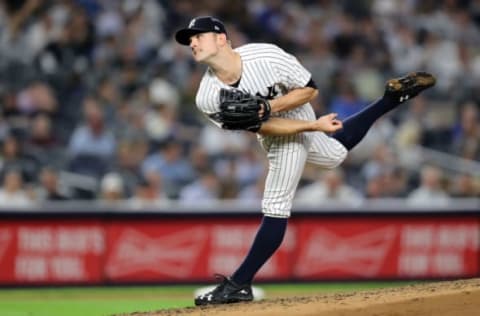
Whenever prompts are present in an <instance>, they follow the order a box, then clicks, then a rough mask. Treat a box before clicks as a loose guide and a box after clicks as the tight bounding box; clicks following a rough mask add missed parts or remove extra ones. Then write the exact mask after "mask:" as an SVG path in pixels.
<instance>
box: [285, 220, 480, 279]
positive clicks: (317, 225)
mask: <svg viewBox="0 0 480 316" xmlns="http://www.w3.org/2000/svg"><path fill="white" fill-rule="evenodd" d="M297 230H298V232H299V233H298V239H299V244H298V247H297V249H296V251H297V253H296V256H295V258H296V260H295V263H294V266H295V269H294V272H293V274H294V277H296V278H300V279H359V278H360V279H372V278H435V277H442V278H444V277H461V276H474V275H478V273H479V265H480V262H479V247H480V246H479V240H480V226H479V222H478V221H477V220H474V219H473V218H472V219H469V220H452V218H443V219H442V218H436V219H435V218H429V219H417V218H415V217H409V218H401V219H392V218H384V219H371V218H360V219H356V220H352V219H339V218H334V219H323V220H321V221H311V220H308V221H301V222H297Z"/></svg>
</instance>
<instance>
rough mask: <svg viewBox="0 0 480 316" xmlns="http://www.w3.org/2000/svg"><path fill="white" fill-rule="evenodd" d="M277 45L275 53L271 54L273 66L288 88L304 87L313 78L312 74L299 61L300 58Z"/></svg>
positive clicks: (270, 60)
mask: <svg viewBox="0 0 480 316" xmlns="http://www.w3.org/2000/svg"><path fill="white" fill-rule="evenodd" d="M274 47H275V54H274V55H270V58H269V62H270V65H271V67H272V68H273V69H274V71H275V72H276V73H277V75H278V76H279V77H280V78H281V79H282V82H283V83H285V84H286V85H287V87H288V88H291V89H293V88H303V87H305V86H306V85H307V84H308V82H309V81H310V80H311V79H312V74H311V73H310V72H309V71H308V70H307V69H306V68H305V67H304V66H303V65H302V64H301V63H300V62H299V61H298V59H297V58H296V57H295V56H293V55H292V54H289V53H287V52H285V51H284V50H283V49H281V48H280V47H278V46H274Z"/></svg>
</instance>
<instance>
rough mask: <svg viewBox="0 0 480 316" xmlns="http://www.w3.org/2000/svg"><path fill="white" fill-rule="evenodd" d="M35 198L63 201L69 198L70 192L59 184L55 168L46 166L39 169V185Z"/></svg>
mask: <svg viewBox="0 0 480 316" xmlns="http://www.w3.org/2000/svg"><path fill="white" fill-rule="evenodd" d="M35 198H36V199H37V200H38V201H65V200H69V199H71V193H70V192H68V191H67V190H66V187H65V186H64V185H60V182H59V177H58V172H57V170H55V169H53V168H51V167H48V166H47V167H43V168H42V170H41V171H40V185H39V187H38V189H37V190H36V192H35Z"/></svg>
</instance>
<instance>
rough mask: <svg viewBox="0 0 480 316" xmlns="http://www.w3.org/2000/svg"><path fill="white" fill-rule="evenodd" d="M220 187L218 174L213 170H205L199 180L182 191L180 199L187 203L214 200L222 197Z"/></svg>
mask: <svg viewBox="0 0 480 316" xmlns="http://www.w3.org/2000/svg"><path fill="white" fill-rule="evenodd" d="M220 189H221V188H220V182H219V180H218V178H217V176H216V175H215V174H214V173H213V172H210V171H205V172H203V173H202V174H201V175H200V177H199V178H198V180H196V181H194V182H193V183H191V184H189V185H186V186H185V187H184V188H183V189H182V190H181V191H180V196H179V200H180V202H183V203H187V204H192V203H193V204H195V203H205V202H213V201H215V200H218V198H219V197H220Z"/></svg>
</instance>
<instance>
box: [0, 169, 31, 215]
mask: <svg viewBox="0 0 480 316" xmlns="http://www.w3.org/2000/svg"><path fill="white" fill-rule="evenodd" d="M32 204H33V203H32V200H31V198H30V197H29V195H28V194H27V192H26V191H25V190H24V188H23V179H22V173H21V172H19V171H17V170H9V171H7V172H6V173H5V177H4V179H3V185H2V188H1V189H0V205H2V206H3V207H11V206H13V207H25V206H30V205H32Z"/></svg>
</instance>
